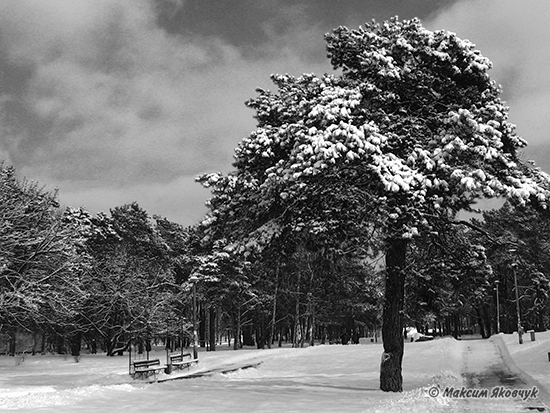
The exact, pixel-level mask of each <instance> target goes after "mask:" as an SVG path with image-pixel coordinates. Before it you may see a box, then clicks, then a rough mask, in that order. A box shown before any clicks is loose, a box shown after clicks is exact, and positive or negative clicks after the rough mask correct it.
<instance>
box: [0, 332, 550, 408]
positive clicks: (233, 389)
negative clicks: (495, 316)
mask: <svg viewBox="0 0 550 413" xmlns="http://www.w3.org/2000/svg"><path fill="white" fill-rule="evenodd" d="M514 339H515V340H516V342H517V336H515V335H509V336H508V335H499V336H497V337H495V338H492V339H491V340H492V341H495V340H496V341H495V343H496V345H495V346H492V344H490V343H486V346H485V347H486V348H487V349H488V353H486V352H481V351H477V352H473V354H474V355H475V356H470V359H469V360H470V362H469V363H466V364H465V354H466V353H467V352H468V349H469V348H470V347H471V346H472V345H474V346H475V345H476V344H474V342H473V341H456V340H454V339H452V338H443V339H436V340H434V341H428V342H416V343H410V342H407V343H406V345H405V358H404V362H403V376H404V390H405V391H404V393H401V394H393V393H384V392H381V391H380V390H378V379H379V377H378V376H379V362H380V356H381V354H382V346H381V344H379V343H370V340H365V339H362V344H359V345H347V346H342V345H318V346H314V347H309V348H302V349H292V348H273V349H271V350H267V349H266V350H254V349H243V350H238V351H232V350H229V349H228V347H227V346H223V347H218V348H217V351H215V352H200V354H199V358H200V363H199V365H198V366H196V367H192V368H191V370H190V371H189V372H187V371H186V372H176V373H173V374H171V375H166V374H164V373H161V374H160V375H159V376H158V379H159V382H157V383H146V382H144V381H143V380H132V378H131V377H130V376H129V375H128V358H127V356H122V357H106V356H105V355H87V354H84V355H83V356H82V357H81V359H80V361H79V362H78V363H77V362H75V360H74V359H73V358H72V357H64V356H53V355H48V356H27V357H26V358H25V359H24V360H20V358H19V357H7V356H2V357H0V411H5V410H11V409H13V410H17V411H29V412H31V411H32V412H59V413H65V412H67V413H68V412H111V411H116V412H126V411H128V412H148V413H150V412H181V411H185V410H190V411H193V412H235V411H249V412H277V411H285V412H301V411H315V412H340V411H346V412H399V411H403V412H408V411H413V412H416V411H418V412H430V411H432V412H440V411H456V410H457V409H458V410H465V411H498V412H506V411H519V410H520V409H521V407H522V406H520V405H518V404H517V403H515V402H514V401H512V400H500V401H487V400H485V401H482V404H481V405H480V404H476V403H478V402H479V401H469V400H466V401H465V400H455V399H449V398H445V397H441V394H440V395H439V396H438V397H431V396H430V395H429V390H430V389H431V388H433V386H438V388H439V389H444V388H445V387H446V386H454V387H455V388H459V387H461V386H462V385H464V383H465V382H464V380H463V378H462V375H461V373H462V372H463V371H464V368H465V366H466V365H467V368H469V369H473V370H476V369H478V370H483V369H484V368H486V367H487V366H486V365H490V364H491V362H492V359H491V357H493V356H495V354H492V353H494V352H495V351H493V350H491V349H493V348H498V345H499V343H500V346H501V347H503V348H506V346H507V348H508V351H506V350H504V353H505V355H504V358H505V360H508V362H509V363H512V364H513V362H512V361H511V360H512V359H513V360H514V361H516V363H517V365H518V366H519V368H521V369H525V371H526V372H527V374H525V376H526V377H527V378H528V379H530V380H533V379H534V380H537V381H538V382H533V383H539V384H540V385H541V386H547V388H550V377H549V375H548V373H547V372H548V371H550V362H548V356H547V352H548V351H550V332H549V333H542V334H538V335H537V341H535V342H530V341H529V336H526V339H527V340H526V341H525V343H524V344H523V345H522V346H523V347H520V346H519V345H515V344H514V343H515V342H514ZM363 342H364V343H363ZM487 346H488V347H487ZM539 353H540V354H539ZM152 356H153V357H159V358H160V359H161V360H165V358H166V355H165V352H164V351H162V350H160V349H159V350H158V352H157V353H156V354H153V355H152ZM472 357H473V358H472ZM258 363H261V364H259V365H257V364H258ZM250 365H256V366H255V367H251V368H247V369H242V370H236V371H233V372H229V373H225V374H222V373H219V372H213V373H211V374H208V375H205V376H203V377H200V378H191V379H182V380H170V381H165V382H160V381H162V380H164V379H170V378H176V377H181V376H184V375H189V374H196V373H200V372H212V371H213V370H217V371H219V370H232V369H234V368H238V367H243V366H250ZM529 376H530V377H529ZM531 377H532V378H531ZM539 405H540V403H539ZM481 406H482V407H481Z"/></svg>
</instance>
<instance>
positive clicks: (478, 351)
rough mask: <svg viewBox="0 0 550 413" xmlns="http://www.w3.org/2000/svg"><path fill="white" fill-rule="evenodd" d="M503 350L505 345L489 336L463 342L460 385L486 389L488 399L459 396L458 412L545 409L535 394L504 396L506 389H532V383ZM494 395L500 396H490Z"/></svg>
mask: <svg viewBox="0 0 550 413" xmlns="http://www.w3.org/2000/svg"><path fill="white" fill-rule="evenodd" d="M503 353H504V354H503ZM505 353H506V350H505V348H504V347H502V346H501V345H499V342H498V341H495V340H492V339H491V340H468V341H464V349H463V358H464V359H463V363H464V364H463V371H462V377H463V378H464V387H466V388H468V389H488V390H489V399H486V398H480V399H461V400H459V403H458V406H457V407H458V408H459V410H458V411H484V412H489V411H495V412H508V411H511V412H512V411H513V412H515V411H518V412H520V411H529V410H531V411H546V412H548V410H547V409H545V408H544V404H543V403H542V401H541V400H540V399H538V397H537V398H526V400H518V399H512V398H506V397H505V396H506V390H513V389H517V390H519V389H526V390H527V389H532V388H533V386H534V385H535V383H533V382H532V381H530V380H529V379H528V378H527V377H526V376H525V375H522V374H521V372H520V371H519V370H518V369H517V367H516V366H515V365H514V363H513V361H512V360H511V358H509V357H505V356H506V354H505ZM505 359H506V360H505ZM495 389H497V390H498V391H497V390H495ZM499 389H501V390H499ZM496 394H498V395H499V396H502V397H495V398H491V396H492V395H496Z"/></svg>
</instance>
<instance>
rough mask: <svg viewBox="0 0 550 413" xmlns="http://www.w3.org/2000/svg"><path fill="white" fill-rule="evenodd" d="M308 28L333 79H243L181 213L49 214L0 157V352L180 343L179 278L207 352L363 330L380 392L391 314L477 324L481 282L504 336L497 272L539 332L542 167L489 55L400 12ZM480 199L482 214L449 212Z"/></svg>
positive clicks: (389, 385) (396, 320)
mask: <svg viewBox="0 0 550 413" xmlns="http://www.w3.org/2000/svg"><path fill="white" fill-rule="evenodd" d="M326 40H327V45H328V46H327V49H328V52H329V57H330V59H331V62H332V64H333V66H334V68H335V69H337V70H339V73H340V74H338V75H325V76H322V77H316V76H314V75H303V76H301V77H298V78H295V77H292V76H288V75H285V76H277V75H274V76H273V78H272V79H273V82H274V83H275V85H276V87H277V89H278V90H277V92H276V93H275V92H271V91H267V90H258V97H257V98H255V99H252V100H250V101H249V102H247V105H248V106H249V107H250V108H252V109H253V110H254V111H255V118H256V119H257V122H258V126H257V128H256V129H255V130H254V131H253V132H252V133H251V134H250V136H249V137H247V138H245V139H244V140H243V141H242V142H241V143H240V144H239V146H238V147H237V149H236V151H235V162H234V164H233V166H234V168H235V169H234V171H232V172H231V173H229V174H227V175H222V174H206V175H203V176H201V177H199V178H198V181H199V182H200V183H201V184H202V185H204V186H206V187H208V188H210V190H211V192H212V198H211V199H210V200H209V201H208V208H209V212H208V214H207V216H206V217H205V219H204V220H203V221H202V222H200V223H197V224H196V225H194V226H192V227H189V228H184V227H182V226H181V225H179V224H177V223H174V222H170V221H169V220H167V219H166V218H164V217H160V216H157V215H149V213H148V212H147V211H145V210H143V209H142V208H141V207H140V206H139V205H138V203H131V204H127V205H122V206H113V208H112V209H111V210H110V213H109V214H108V215H107V214H97V215H95V216H94V215H92V214H90V213H89V212H87V211H86V210H84V209H82V208H77V209H75V208H66V209H62V208H60V206H59V203H58V200H57V194H56V193H49V192H46V191H44V190H43V189H42V188H41V187H40V186H39V185H38V184H36V183H31V182H28V181H25V180H21V179H18V178H17V177H16V174H15V171H14V169H13V168H11V167H9V166H7V165H1V166H0V335H1V336H0V339H1V340H2V342H6V343H7V346H6V349H5V350H2V351H5V352H8V353H11V354H13V353H15V352H17V351H33V352H44V351H59V352H63V351H69V352H73V353H78V352H79V351H80V348H81V347H82V346H83V345H88V346H92V344H93V345H97V346H98V347H99V348H100V349H102V350H104V351H105V352H106V353H107V354H108V355H113V354H116V353H120V352H121V351H124V350H125V349H126V347H127V345H128V343H129V340H131V339H136V338H140V339H144V340H146V339H157V340H173V339H178V340H183V339H185V338H187V339H188V335H189V329H190V326H191V320H192V300H191V289H192V284H191V283H190V279H191V277H197V278H198V282H197V283H196V292H197V295H198V303H199V308H198V315H199V320H200V323H199V333H200V343H201V345H203V346H208V348H209V350H212V351H213V350H215V348H216V345H217V343H219V341H220V337H221V336H222V335H223V336H224V337H226V338H232V339H233V341H232V344H233V346H234V348H235V349H238V348H240V347H242V346H257V347H258V348H264V347H271V346H272V345H281V343H282V342H283V341H284V342H290V343H292V344H293V345H294V346H298V347H299V346H303V345H304V344H306V343H307V344H314V343H319V342H321V343H324V342H327V343H329V342H336V341H337V340H338V339H339V338H340V336H341V334H343V333H346V334H348V335H349V336H352V335H354V334H357V333H360V334H362V335H364V334H367V332H368V334H370V335H372V334H375V332H376V331H378V329H381V331H382V338H383V340H384V357H383V362H382V366H381V388H382V390H386V391H400V390H401V389H402V378H401V360H402V357H403V329H404V327H405V326H415V327H416V328H417V329H418V330H420V331H423V332H426V333H430V334H441V335H451V334H452V335H454V336H455V337H457V336H458V335H460V334H464V333H468V332H470V333H471V332H479V333H480V334H482V335H483V336H484V337H488V336H490V335H491V334H494V333H495V332H496V330H497V318H496V313H497V309H496V293H497V291H496V288H498V293H499V297H500V302H499V303H500V307H499V311H500V320H499V321H500V329H501V331H503V332H512V331H514V330H515V329H516V328H517V320H516V316H515V306H516V301H515V294H516V291H515V289H514V275H515V276H517V279H518V284H519V287H518V288H519V295H520V306H521V315H522V322H523V326H524V328H525V329H526V330H527V329H534V330H538V331H540V330H544V329H546V328H547V327H548V325H549V323H550V312H549V308H550V307H549V304H550V303H549V302H548V300H549V297H548V292H549V278H548V275H549V274H550V254H549V252H550V251H549V249H550V244H549V242H550V225H549V220H548V218H549V216H548V214H549V213H548V211H547V208H546V200H547V194H548V189H547V188H548V182H549V179H548V175H546V174H544V173H543V172H541V171H540V170H538V169H536V168H533V167H531V166H528V165H527V164H526V163H525V162H523V161H522V159H521V152H520V151H521V148H523V147H524V146H525V145H526V143H525V141H524V140H523V139H521V138H520V137H518V136H516V135H515V132H514V127H513V125H511V124H510V123H508V122H507V108H506V107H505V106H504V105H503V103H502V102H501V101H500V97H499V95H500V89H499V88H498V87H497V85H496V84H495V83H494V82H493V81H492V80H491V79H490V77H489V76H488V75H487V70H488V69H489V68H490V62H489V61H488V60H487V59H485V58H484V57H483V56H482V55H481V54H480V53H479V52H477V51H476V50H475V49H474V48H473V45H472V44H471V43H469V42H467V41H463V40H461V39H459V38H458V37H456V35H454V34H452V33H449V32H445V31H439V32H429V31H427V30H425V29H424V28H423V27H422V26H421V25H420V23H419V22H418V21H417V20H412V21H406V22H399V21H397V19H393V20H391V21H389V22H385V23H383V24H377V23H372V24H370V25H365V27H364V28H361V29H360V30H354V31H351V30H348V29H346V28H342V27H341V28H338V29H336V30H335V31H334V32H333V33H332V34H330V35H327V39H326ZM497 196H498V197H503V198H507V199H508V201H506V202H504V205H503V206H502V207H501V208H500V209H498V210H493V211H486V212H484V213H483V214H482V216H481V217H479V218H478V219H471V220H469V221H465V220H461V219H460V218H459V212H460V211H462V210H466V211H472V210H473V208H474V206H475V202H476V201H478V200H479V199H481V198H483V197H489V198H491V197H497ZM22 331H24V332H26V333H27V334H28V335H31V336H33V337H34V340H33V343H34V347H33V348H21V346H20V345H19V346H18V343H17V337H18V334H19V333H21V332H22ZM39 338H40V339H39ZM37 343H40V346H39V347H40V348H36V347H37ZM31 347H32V346H31Z"/></svg>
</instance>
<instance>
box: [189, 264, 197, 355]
mask: <svg viewBox="0 0 550 413" xmlns="http://www.w3.org/2000/svg"><path fill="white" fill-rule="evenodd" d="M197 281H199V278H198V277H197V276H195V275H192V276H191V277H189V282H190V283H191V284H193V358H194V359H198V358H199V355H198V352H197V347H198V346H197V287H196V286H197Z"/></svg>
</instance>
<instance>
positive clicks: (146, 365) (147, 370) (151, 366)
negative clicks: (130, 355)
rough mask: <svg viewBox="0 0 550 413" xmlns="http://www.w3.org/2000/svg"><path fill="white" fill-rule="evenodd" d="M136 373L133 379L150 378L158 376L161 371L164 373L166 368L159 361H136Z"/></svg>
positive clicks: (134, 363)
mask: <svg viewBox="0 0 550 413" xmlns="http://www.w3.org/2000/svg"><path fill="white" fill-rule="evenodd" d="M133 366H134V372H133V373H132V377H133V378H134V379H135V378H137V377H145V378H147V377H149V376H153V375H156V374H157V373H158V372H159V371H162V370H164V369H165V368H166V366H164V365H161V364H160V360H159V359H154V360H136V361H134V362H133ZM155 366H156V367H155Z"/></svg>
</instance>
